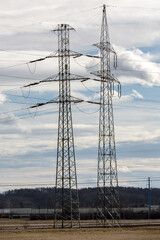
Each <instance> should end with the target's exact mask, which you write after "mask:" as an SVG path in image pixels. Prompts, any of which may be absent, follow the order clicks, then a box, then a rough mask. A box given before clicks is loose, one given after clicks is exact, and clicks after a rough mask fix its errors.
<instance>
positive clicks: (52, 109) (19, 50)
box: [0, 0, 160, 192]
mask: <svg viewBox="0 0 160 240" xmlns="http://www.w3.org/2000/svg"><path fill="white" fill-rule="evenodd" d="M103 4H106V5H107V6H108V7H107V18H108V27H109V34H110V41H111V44H112V46H113V47H114V49H115V51H116V52H117V56H118V67H117V69H116V70H115V69H114V68H113V67H111V69H112V72H113V74H114V76H115V77H116V78H117V79H118V80H119V81H120V82H121V85H122V97H121V98H120V99H119V98H118V96H117V88H116V87H115V95H114V96H113V107H114V122H115V140H116V150H117V164H118V178H119V185H120V186H135V187H144V188H145V187H147V179H148V177H150V178H151V187H152V188H154V187H159V183H160V175H159V172H160V147H159V145H160V128H159V123H160V107H159V103H160V96H159V92H160V69H159V66H160V44H159V42H160V28H159V26H160V17H159V16H160V2H159V1H158V0H153V1H152V2H151V1H148V2H146V1H144V0H140V1H137V0H134V1H132V0H130V1H126V0H121V1H119V0H114V1H111V0H108V1H105V0H103V1H101V0H92V1H91V0H88V1H84V0H81V1H79V0H77V1H73V0H63V1H62V0H59V1H55V0H32V1H31V0H21V1H17V0H5V1H3V2H2V3H1V9H0V29H1V31H0V88H1V90H0V113H1V116H0V126H1V127H0V142H1V147H0V192H3V191H6V190H9V189H14V188H21V187H23V188H24V187H36V186H37V187H41V186H45V187H47V186H54V184H55V167H56V148H57V131H58V130H57V127H58V105H57V104H49V105H46V106H43V107H41V108H37V109H32V110H31V109H30V110H29V109H28V108H29V107H30V106H32V105H35V104H37V103H39V102H45V101H48V100H51V99H53V98H55V97H57V96H58V84H57V83H55V82H54V83H44V84H39V85H36V86H33V87H30V88H24V86H25V85H27V84H30V83H33V82H36V81H38V80H42V79H46V78H48V77H50V76H52V75H54V74H56V73H58V63H57V59H55V58H52V59H47V60H45V61H41V62H37V63H36V64H34V63H33V64H30V63H29V62H30V61H31V60H35V59H39V58H42V57H45V56H48V55H50V54H54V53H55V51H56V50H57V35H56V34H54V33H53V32H52V30H54V29H56V27H57V24H60V23H66V24H69V25H70V26H72V27H73V28H74V29H75V31H72V33H71V36H70V47H71V49H72V50H74V51H76V52H80V53H83V54H93V55H98V54H99V52H98V49H97V48H96V47H95V46H93V44H94V43H98V42H99V40H100V29H101V19H102V5H103ZM99 67H100V66H99V59H93V58H86V57H81V58H77V59H71V73H73V74H78V75H81V76H85V77H86V76H87V77H92V78H93V75H91V74H90V73H91V72H94V71H96V70H98V69H99ZM71 89H72V96H74V97H78V98H81V99H84V100H92V101H98V100H99V84H98V83H96V82H94V81H91V80H90V81H87V82H84V83H81V82H72V83H71ZM98 112H99V109H98V106H97V105H95V106H94V105H90V104H86V103H80V104H73V105H72V116H73V128H74V141H75V150H76V165H77V177H78V187H79V188H82V187H86V186H88V187H93V186H96V177H97V146H98Z"/></svg>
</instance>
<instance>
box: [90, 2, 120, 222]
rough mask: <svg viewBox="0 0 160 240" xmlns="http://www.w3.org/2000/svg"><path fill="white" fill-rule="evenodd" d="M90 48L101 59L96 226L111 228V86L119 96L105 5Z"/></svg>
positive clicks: (114, 214)
mask: <svg viewBox="0 0 160 240" xmlns="http://www.w3.org/2000/svg"><path fill="white" fill-rule="evenodd" d="M94 46H96V47H98V48H99V49H100V58H101V64H100V65H101V68H100V70H99V71H97V72H94V73H93V74H94V75H96V76H98V77H100V79H101V80H100V81H101V86H100V113H99V144H98V172H97V224H98V223H100V224H101V225H103V226H107V225H109V226H114V225H115V224H116V223H117V224H118V221H117V220H118V219H119V218H120V215H119V196H118V176H117V162H116V148H115V133H114V119H113V105H112V96H113V94H114V83H118V89H119V94H120V83H119V81H118V80H117V79H115V78H114V76H113V74H112V73H111V68H110V57H111V53H113V55H114V66H115V67H116V65H117V57H116V53H115V51H114V49H113V48H112V46H111V44H110V39H109V32H108V25H107V16H106V6H105V5H103V16H102V26H101V37H100V43H97V44H94ZM110 219H111V221H110Z"/></svg>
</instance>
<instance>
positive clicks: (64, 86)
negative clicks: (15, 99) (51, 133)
mask: <svg viewBox="0 0 160 240" xmlns="http://www.w3.org/2000/svg"><path fill="white" fill-rule="evenodd" d="M71 30H74V28H72V27H70V26H69V25H68V24H59V25H58V26H57V28H56V29H55V30H54V32H57V35H58V51H57V53H56V54H54V55H49V56H47V57H45V58H41V59H37V60H35V61H32V62H37V61H42V60H45V59H46V58H52V57H58V68H59V72H58V74H57V75H53V76H51V77H49V78H47V79H44V80H41V81H39V82H36V83H32V84H29V85H26V86H24V87H30V86H33V85H36V84H40V83H43V82H54V81H58V82H59V95H58V97H57V98H56V99H53V100H50V101H48V102H45V103H38V104H36V105H34V106H31V107H30V108H37V107H40V106H43V105H46V104H51V103H58V104H59V120H58V141H57V165H56V184H55V207H54V209H55V211H54V213H55V219H54V227H55V228H67V227H80V213H79V198H78V188H77V174H76V161H75V148H74V138H73V126H72V110H71V103H79V102H83V101H84V100H81V99H78V98H75V97H73V96H71V88H70V81H71V80H88V78H84V77H81V76H77V75H75V74H71V73H70V57H71V56H74V57H79V56H81V55H82V54H79V53H76V52H74V51H71V50H70V41H69V40H70V31H71Z"/></svg>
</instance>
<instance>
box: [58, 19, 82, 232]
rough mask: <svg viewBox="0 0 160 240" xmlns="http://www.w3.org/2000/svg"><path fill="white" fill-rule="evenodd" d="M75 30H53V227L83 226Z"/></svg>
mask: <svg viewBox="0 0 160 240" xmlns="http://www.w3.org/2000/svg"><path fill="white" fill-rule="evenodd" d="M71 30H74V29H73V28H72V27H70V26H69V25H67V24H59V25H58V27H57V29H56V30H54V31H55V32H57V33H58V63H59V74H58V77H59V97H58V99H57V100H58V102H59V121H58V143H57V167H56V185H55V222H54V226H55V227H58V226H59V220H61V221H60V226H61V227H62V228H64V227H76V226H80V214H79V199H78V189H77V175H76V162H75V149H74V138H73V126H72V112H71V103H72V102H81V100H78V99H76V98H73V97H72V96H71V89H70V81H71V80H80V79H84V78H82V77H79V76H75V75H71V74H70V56H77V53H75V52H72V51H70V44H69V35H70V31H71Z"/></svg>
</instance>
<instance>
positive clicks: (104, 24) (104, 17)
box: [100, 4, 110, 43]
mask: <svg viewBox="0 0 160 240" xmlns="http://www.w3.org/2000/svg"><path fill="white" fill-rule="evenodd" d="M100 42H101V43H104V42H105V43H106V42H110V39H109V31H108V23H107V13H106V5H105V4H104V5H103V15H102V27H101V39H100Z"/></svg>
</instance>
